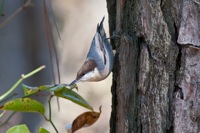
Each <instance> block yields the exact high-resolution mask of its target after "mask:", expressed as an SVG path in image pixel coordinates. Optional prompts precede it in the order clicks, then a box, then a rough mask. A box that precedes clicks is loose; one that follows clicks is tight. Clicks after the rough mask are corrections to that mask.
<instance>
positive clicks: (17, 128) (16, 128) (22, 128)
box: [6, 124, 30, 133]
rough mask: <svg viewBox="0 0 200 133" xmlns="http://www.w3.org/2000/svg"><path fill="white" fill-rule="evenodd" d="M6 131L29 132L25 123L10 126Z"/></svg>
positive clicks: (15, 132) (12, 132)
mask: <svg viewBox="0 0 200 133" xmlns="http://www.w3.org/2000/svg"><path fill="white" fill-rule="evenodd" d="M6 133H30V131H29V130H28V127H27V126H26V125H24V124H22V125H17V126H14V127H11V128H10V129H8V131H7V132H6Z"/></svg>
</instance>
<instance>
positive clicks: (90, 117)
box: [72, 106, 101, 133]
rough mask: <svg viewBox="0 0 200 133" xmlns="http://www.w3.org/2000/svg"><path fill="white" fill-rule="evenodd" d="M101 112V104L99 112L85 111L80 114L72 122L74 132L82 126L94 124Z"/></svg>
mask: <svg viewBox="0 0 200 133" xmlns="http://www.w3.org/2000/svg"><path fill="white" fill-rule="evenodd" d="M100 114H101V106H100V107H99V112H94V111H93V112H91V111H89V112H85V113H83V114H81V115H79V116H78V117H77V118H76V119H75V120H74V121H73V123H72V133H74V132H75V131H77V130H79V129H80V128H82V127H88V126H91V125H92V124H94V123H95V122H96V121H97V120H98V118H99V116H100Z"/></svg>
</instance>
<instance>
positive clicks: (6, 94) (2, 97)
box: [0, 66, 45, 101]
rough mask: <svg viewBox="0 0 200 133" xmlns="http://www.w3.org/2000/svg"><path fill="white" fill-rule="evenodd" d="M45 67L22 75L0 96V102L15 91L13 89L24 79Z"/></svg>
mask: <svg viewBox="0 0 200 133" xmlns="http://www.w3.org/2000/svg"><path fill="white" fill-rule="evenodd" d="M44 68H45V66H41V67H39V68H37V69H35V70H33V71H32V72H30V73H28V74H26V75H24V74H22V76H21V78H20V79H19V80H18V81H17V82H16V83H15V84H14V85H13V86H12V87H11V88H10V89H9V90H8V91H7V92H6V93H4V94H3V95H1V96H0V101H2V100H3V99H5V98H6V97H7V96H8V95H9V94H10V93H11V92H13V91H14V90H15V88H17V86H18V85H19V84H20V83H21V82H22V81H23V80H24V79H26V78H28V77H30V76H32V75H34V74H36V73H37V72H39V71H41V70H42V69H44Z"/></svg>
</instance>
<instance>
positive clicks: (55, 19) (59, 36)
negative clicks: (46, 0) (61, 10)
mask: <svg viewBox="0 0 200 133" xmlns="http://www.w3.org/2000/svg"><path fill="white" fill-rule="evenodd" d="M50 8H51V11H52V16H53V21H54V24H55V26H56V31H57V33H58V37H59V39H60V40H61V36H60V32H59V30H58V25H57V24H56V19H55V15H54V13H53V8H52V4H51V2H50Z"/></svg>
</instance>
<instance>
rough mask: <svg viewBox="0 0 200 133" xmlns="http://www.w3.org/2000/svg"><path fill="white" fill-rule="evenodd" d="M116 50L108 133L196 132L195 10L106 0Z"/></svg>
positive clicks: (193, 5) (182, 1)
mask: <svg viewBox="0 0 200 133" xmlns="http://www.w3.org/2000/svg"><path fill="white" fill-rule="evenodd" d="M107 8H108V13H109V27H110V34H111V35H113V34H115V35H118V36H119V39H117V40H112V41H111V44H112V45H113V47H114V48H116V55H115V64H114V69H113V85H112V88H111V92H112V113H111V119H110V132H111V133H129V132H130V133H132V132H134V133H135V132H143V133H148V132H149V133H188V132H194V133H195V132H199V131H200V129H199V128H200V111H199V110H200V102H199V99H200V88H199V80H200V49H199V46H200V32H199V31H200V5H199V3H198V2H196V1H193V0H177V1H173V0H168V1H166V0H159V1H148V0H140V1H139V0H138V1H136V0H135V1H133V0H107Z"/></svg>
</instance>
